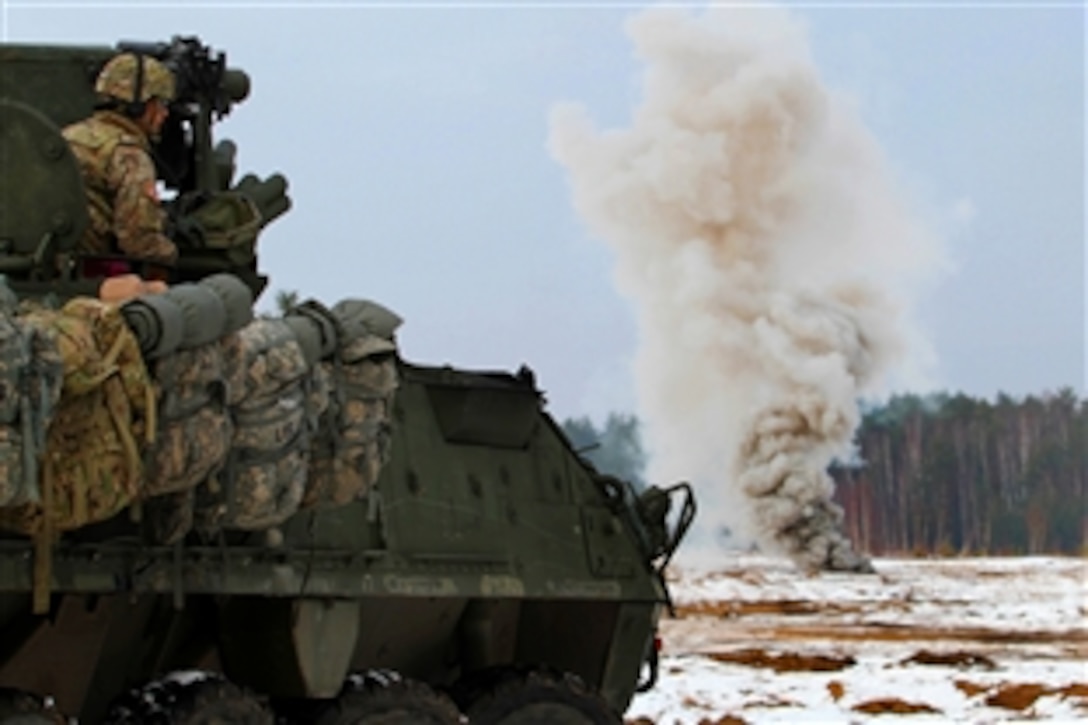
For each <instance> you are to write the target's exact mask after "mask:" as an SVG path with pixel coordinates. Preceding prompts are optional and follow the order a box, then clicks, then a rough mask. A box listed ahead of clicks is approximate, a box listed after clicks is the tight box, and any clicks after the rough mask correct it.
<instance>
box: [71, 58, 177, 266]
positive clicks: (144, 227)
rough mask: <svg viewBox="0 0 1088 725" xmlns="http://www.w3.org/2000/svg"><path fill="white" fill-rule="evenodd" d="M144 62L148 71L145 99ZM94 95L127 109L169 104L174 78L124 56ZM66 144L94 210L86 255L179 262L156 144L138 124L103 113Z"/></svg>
mask: <svg viewBox="0 0 1088 725" xmlns="http://www.w3.org/2000/svg"><path fill="white" fill-rule="evenodd" d="M137 62H142V63H143V65H144V69H143V77H142V78H141V79H140V83H139V85H140V91H139V98H137V97H136V96H137V90H136V85H137V79H136V72H137V69H136V63H137ZM95 90H96V91H97V92H98V94H99V95H100V96H101V97H103V98H105V99H106V100H109V101H113V102H119V103H122V104H124V103H140V102H146V101H148V100H150V99H151V98H161V99H163V100H170V99H171V98H172V97H173V95H174V79H173V75H172V74H171V73H170V71H169V70H167V69H166V67H165V66H163V65H162V64H161V63H159V62H158V61H156V60H155V59H153V58H147V57H143V58H140V59H137V58H136V56H134V55H132V54H131V53H125V54H122V55H119V56H116V57H115V58H113V59H112V60H111V61H110V62H109V63H107V64H106V66H105V67H104V68H103V69H102V72H101V73H100V74H99V77H98V82H97V83H96V85H95ZM64 137H65V139H67V140H68V143H69V145H70V146H71V147H72V151H73V153H74V154H75V157H76V159H77V160H78V162H79V166H80V171H81V172H82V174H83V184H84V187H85V188H86V192H87V203H88V208H89V211H90V222H91V223H90V225H89V226H88V227H87V231H86V232H85V233H84V235H83V239H82V240H81V241H80V245H79V249H80V251H81V252H83V253H86V254H92V255H109V254H117V253H118V252H120V253H121V254H124V255H127V256H130V257H136V258H140V259H150V260H153V261H157V262H166V263H171V262H173V261H174V260H175V259H176V258H177V247H176V246H175V245H174V243H173V242H172V241H170V239H169V238H168V237H167V236H166V235H165V234H164V233H163V223H164V219H165V215H164V213H163V211H162V208H161V206H160V204H159V196H158V191H157V189H156V175H155V164H154V162H153V161H152V159H151V142H150V140H149V139H148V136H147V133H146V132H145V131H144V130H143V129H142V128H141V127H140V125H139V124H138V123H137V122H136V120H135V119H133V118H130V117H129V116H126V115H124V114H123V113H121V112H119V111H114V110H100V111H96V112H95V113H94V115H92V116H91V117H90V118H87V119H85V120H83V121H79V122H77V123H74V124H72V125H71V126H68V127H67V128H65V129H64Z"/></svg>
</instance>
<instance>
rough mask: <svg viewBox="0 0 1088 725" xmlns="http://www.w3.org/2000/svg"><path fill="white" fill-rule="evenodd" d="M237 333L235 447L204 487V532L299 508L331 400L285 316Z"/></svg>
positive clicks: (255, 524) (253, 524)
mask: <svg viewBox="0 0 1088 725" xmlns="http://www.w3.org/2000/svg"><path fill="white" fill-rule="evenodd" d="M237 337H238V345H237V349H235V350H233V351H229V352H228V354H227V361H226V362H227V369H228V373H227V376H226V378H227V393H228V401H227V402H228V406H229V410H230V417H231V421H232V423H233V427H234V432H233V436H232V438H231V447H230V452H229V453H228V455H227V459H226V462H225V465H224V468H223V470H222V472H221V473H220V475H218V476H216V477H215V478H213V479H210V480H209V481H208V482H207V483H206V484H205V485H204V486H201V487H200V488H199V489H198V490H197V503H196V506H197V525H198V526H199V527H200V528H201V529H202V530H205V531H216V530H218V529H220V528H229V529H246V530H253V529H263V528H267V527H270V526H275V525H277V524H280V523H282V522H283V521H285V520H286V519H287V518H289V517H290V516H291V515H292V514H294V513H295V512H296V511H297V510H298V508H299V505H300V504H301V502H302V495H303V491H304V490H305V487H306V474H307V469H308V467H309V463H310V442H311V438H312V436H313V432H314V430H315V429H316V427H317V419H318V417H319V416H320V414H321V413H322V411H324V409H325V408H326V407H327V405H328V387H327V386H328V383H327V381H326V379H325V376H324V374H323V372H322V370H321V369H320V367H318V366H312V365H310V364H309V363H308V362H307V360H306V357H305V355H304V354H303V351H302V348H301V346H300V345H299V343H298V341H297V340H296V339H295V336H294V333H293V332H292V331H291V328H290V327H289V326H288V325H287V324H286V323H284V322H283V321H282V320H274V319H258V320H255V321H254V322H252V323H250V324H249V325H247V326H246V327H245V328H243V329H242V330H241V331H240V332H239V333H238V336H237Z"/></svg>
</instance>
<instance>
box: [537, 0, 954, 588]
mask: <svg viewBox="0 0 1088 725" xmlns="http://www.w3.org/2000/svg"><path fill="white" fill-rule="evenodd" d="M627 31H628V34H629V35H630V37H631V39H632V40H633V42H634V45H635V48H636V50H637V53H638V55H639V57H640V58H641V59H642V61H643V62H644V67H645V70H644V76H643V88H642V101H641V104H640V105H639V106H638V108H637V109H635V112H634V116H633V118H632V121H631V124H630V127H629V128H621V129H614V130H605V131H602V130H599V129H597V128H596V127H595V126H594V124H593V123H592V121H591V120H590V119H589V117H588V115H587V114H586V112H585V111H584V110H583V109H582V108H581V107H579V106H575V105H569V104H568V105H562V106H559V107H557V108H555V109H554V110H553V115H552V119H551V120H552V124H551V138H550V147H551V151H552V155H553V156H554V158H555V159H556V160H558V161H559V162H560V163H561V164H562V165H563V166H565V167H566V169H567V172H568V175H569V181H570V185H571V188H572V194H573V200H574V204H575V207H576V209H577V210H578V212H579V214H580V215H581V216H582V217H583V219H584V220H585V222H586V223H587V225H588V226H589V228H590V229H591V231H592V232H593V233H594V234H595V235H596V236H599V237H600V238H602V239H603V240H605V241H606V242H607V243H608V244H609V245H610V246H611V247H612V249H613V250H614V252H615V256H616V263H617V268H616V273H615V279H616V283H617V285H618V287H619V289H620V291H621V292H622V293H623V294H624V295H625V296H626V297H627V298H629V299H630V300H631V301H632V303H633V304H634V306H635V308H636V314H637V319H638V323H639V331H640V339H639V349H638V353H637V358H636V363H635V378H636V383H637V385H638V398H639V406H640V415H641V417H642V418H643V420H644V423H645V426H646V436H647V443H648V448H649V450H650V453H651V456H652V458H651V464H650V471H649V473H650V476H651V480H655V481H658V482H661V483H667V482H669V481H672V480H677V479H686V480H691V481H693V482H694V483H695V484H696V485H697V487H698V489H699V497H700V526H701V528H703V529H704V530H710V531H714V530H717V529H718V528H720V527H721V526H728V527H729V528H730V529H731V530H732V531H733V532H735V533H737V534H739V535H741V536H742V537H745V538H748V539H753V540H756V541H758V542H759V543H760V544H761V545H762V546H763V547H765V548H769V549H771V550H774V551H778V552H781V553H785V554H788V555H789V556H791V557H792V558H793V559H794V561H796V562H797V563H798V565H799V566H801V567H803V568H804V569H806V570H819V569H845V570H850V569H865V568H866V567H867V565H868V562H867V560H866V559H865V558H864V556H862V555H860V554H858V553H856V552H854V551H853V549H852V547H851V545H850V542H849V541H848V540H847V539H846V537H845V536H844V535H843V534H842V532H841V519H842V512H841V510H840V509H839V508H838V506H836V505H835V504H834V503H833V502H832V494H833V488H834V485H833V482H832V480H831V478H830V477H829V476H828V475H827V473H826V471H827V468H828V465H829V464H830V463H831V462H832V461H833V460H834V459H836V458H840V459H846V458H849V457H851V456H852V450H851V446H852V443H851V441H852V438H853V435H854V432H855V430H856V428H857V426H858V423H859V412H858V408H857V401H858V399H859V397H860V396H861V395H863V394H866V393H872V392H874V391H876V390H877V389H878V386H880V385H881V384H882V382H883V381H885V380H886V374H887V373H888V371H889V370H892V369H899V370H900V371H901V372H902V371H905V370H908V369H911V368H913V369H916V370H917V369H924V367H925V364H926V358H927V356H928V355H929V352H928V348H927V347H926V346H925V344H924V340H923V338H922V337H921V336H920V335H919V334H918V332H917V330H916V328H915V326H914V325H912V323H911V320H910V317H909V314H908V313H909V311H910V309H911V300H912V297H913V296H915V295H916V293H917V291H918V289H919V286H920V284H922V283H923V282H925V281H926V280H927V279H929V278H930V277H931V276H932V272H933V271H934V270H935V269H936V268H938V267H939V266H940V264H941V260H942V258H941V254H940V249H939V245H938V242H937V240H936V239H935V238H934V237H933V236H932V235H931V234H929V233H928V231H927V230H926V229H925V228H924V227H923V225H921V224H919V223H918V222H917V221H916V220H915V218H914V217H913V216H912V213H911V210H910V209H909V208H908V207H907V205H906V204H905V203H904V201H903V200H904V195H903V194H902V193H901V192H900V190H899V189H897V187H896V184H895V182H894V179H893V176H892V174H891V173H890V172H889V168H888V164H887V162H886V160H885V159H884V157H883V155H882V153H881V151H880V149H879V147H878V145H877V144H876V142H875V141H874V139H873V138H872V136H871V135H870V134H869V133H868V132H867V130H866V129H865V127H864V125H863V124H862V123H861V121H860V119H859V117H858V115H857V113H856V112H855V109H854V107H853V106H852V105H851V103H850V102H849V100H848V99H846V98H845V97H842V96H839V95H836V94H835V93H833V92H832V91H830V90H829V89H828V88H826V87H825V85H824V84H823V82H822V81H821V79H820V77H819V74H818V72H817V69H816V67H815V65H814V63H813V61H812V58H811V56H810V53H809V50H808V44H807V40H806V35H805V30H804V28H803V26H802V25H801V24H800V23H799V22H798V21H797V19H796V18H795V17H794V16H792V15H790V14H789V13H788V12H787V11H785V10H783V9H780V8H773V7H759V8H752V7H747V8H716V9H711V10H708V11H706V12H704V13H691V12H685V11H682V10H678V9H654V10H650V11H646V12H643V13H641V14H638V15H636V16H633V17H632V18H631V19H630V20H629V22H628V25H627Z"/></svg>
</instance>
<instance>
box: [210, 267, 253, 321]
mask: <svg viewBox="0 0 1088 725" xmlns="http://www.w3.org/2000/svg"><path fill="white" fill-rule="evenodd" d="M197 284H200V285H203V286H204V287H207V288H208V289H210V290H211V291H212V292H214V293H215V294H216V295H218V296H219V299H221V300H222V301H223V308H224V309H225V310H226V313H227V317H226V323H225V326H224V329H223V333H222V334H223V335H229V334H230V333H232V332H237V331H238V330H241V329H242V328H243V327H245V326H246V325H248V324H249V323H250V322H252V321H253V291H252V290H251V289H250V288H249V285H247V284H246V283H245V282H243V281H242V280H241V279H240V278H238V277H237V276H235V275H233V274H227V273H225V272H222V273H220V274H213V275H211V276H210V277H205V278H204V279H202V280H200V282H198V283H197Z"/></svg>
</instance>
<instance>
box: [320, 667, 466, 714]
mask: <svg viewBox="0 0 1088 725" xmlns="http://www.w3.org/2000/svg"><path fill="white" fill-rule="evenodd" d="M463 722H465V718H464V716H462V715H461V712H460V710H458V709H457V706H456V705H454V704H453V701H452V700H450V699H449V698H448V697H446V696H445V695H443V694H441V693H438V692H436V691H434V690H432V689H431V688H430V687H428V686H427V685H425V684H423V683H422V682H416V681H415V680H407V679H404V678H402V677H400V676H398V675H396V674H395V673H373V674H367V675H355V676H353V678H351V679H350V680H349V683H348V686H347V687H345V690H344V692H342V693H341V694H340V696H339V697H337V698H336V700H335V701H334V702H333V703H332V704H331V705H329V707H328V708H326V709H325V711H324V712H322V713H321V715H320V716H319V717H318V718H317V721H316V723H315V725H413V724H414V725H458V724H459V723H463Z"/></svg>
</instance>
